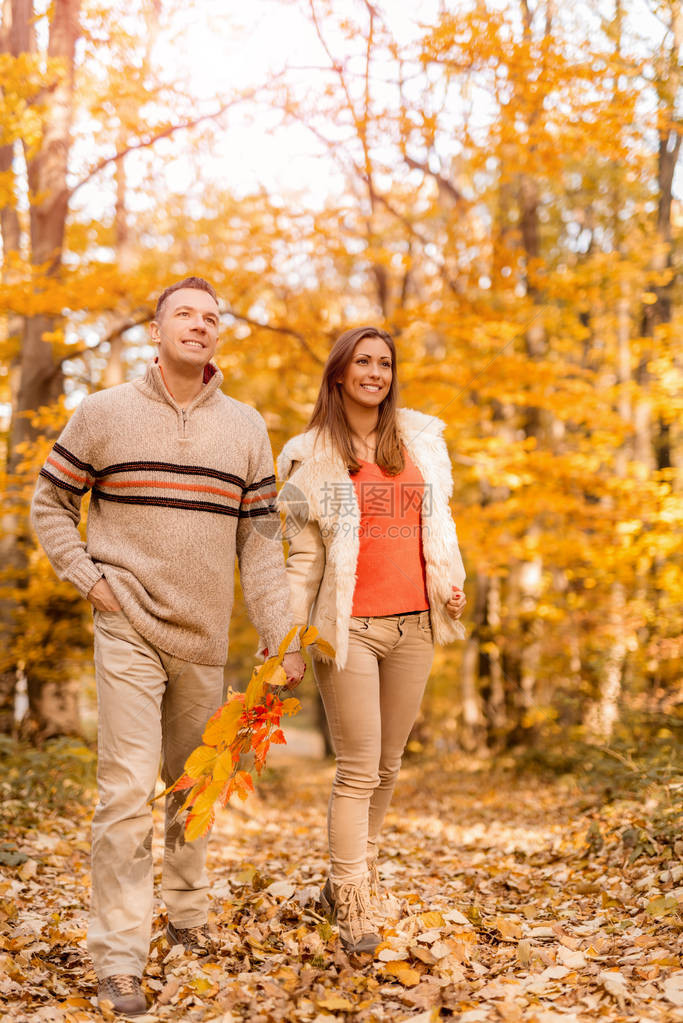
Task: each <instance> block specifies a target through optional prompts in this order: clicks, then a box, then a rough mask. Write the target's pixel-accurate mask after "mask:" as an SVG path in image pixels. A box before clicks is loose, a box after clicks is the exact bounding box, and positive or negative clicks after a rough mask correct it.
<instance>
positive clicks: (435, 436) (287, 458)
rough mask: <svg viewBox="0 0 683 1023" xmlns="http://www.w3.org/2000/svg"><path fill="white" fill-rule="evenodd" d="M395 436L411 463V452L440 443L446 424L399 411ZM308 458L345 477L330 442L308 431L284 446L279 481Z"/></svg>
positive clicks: (434, 419)
mask: <svg viewBox="0 0 683 1023" xmlns="http://www.w3.org/2000/svg"><path fill="white" fill-rule="evenodd" d="M396 418H397V422H398V432H399V434H400V435H401V440H402V441H403V443H404V444H405V446H406V447H407V449H408V452H409V454H410V457H411V458H413V459H414V454H413V452H414V451H415V449H416V448H419V447H421V446H422V445H427V446H432V445H434V443H435V442H436V445H437V446H438V442H439V441H441V442H442V443H443V441H442V438H443V432H444V429H445V425H446V424H445V423H444V422H443V421H442V420H441V419H437V418H436V416H427V415H425V413H424V412H418V411H417V409H412V408H400V409H398V410H397V412H396ZM311 458H316V459H322V460H324V461H326V462H328V463H329V465H330V468H332V467H334V468H335V469H336V470H337V471H339V472H341V473H346V466H345V465H344V463H343V462H342V459H341V458H340V456H339V454H338V453H337V451H336V450H335V449H334V447H333V446H332V444H331V443H330V441H329V439H328V438H327V437H326V436H325V435H324V434H321V433H320V432H319V431H318V430H307V431H306V432H305V433H300V434H298V435H297V436H296V437H292V439H291V440H288V441H287V443H286V444H285V446H284V448H283V449H282V452H281V454H280V457H279V458H278V460H277V471H278V476H279V478H280V479H282V480H284V479H287V477H288V476H289V474H290V473H291V471H292V466H293V465H294V463H295V462H306V461H308V460H309V459H311Z"/></svg>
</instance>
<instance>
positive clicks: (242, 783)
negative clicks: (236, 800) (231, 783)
mask: <svg viewBox="0 0 683 1023" xmlns="http://www.w3.org/2000/svg"><path fill="white" fill-rule="evenodd" d="M235 789H236V790H237V795H238V796H239V797H240V799H242V800H245V799H247V798H248V796H249V793H250V792H253V791H254V779H253V778H252V776H251V775H250V774H249V773H248V772H247V771H238V772H237V774H236V775H235Z"/></svg>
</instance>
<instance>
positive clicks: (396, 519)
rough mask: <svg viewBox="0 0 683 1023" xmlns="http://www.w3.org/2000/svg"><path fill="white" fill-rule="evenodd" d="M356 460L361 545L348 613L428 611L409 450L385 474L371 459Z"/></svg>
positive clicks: (418, 497) (417, 479) (419, 493)
mask: <svg viewBox="0 0 683 1023" xmlns="http://www.w3.org/2000/svg"><path fill="white" fill-rule="evenodd" d="M404 454H405V453H404ZM359 461H360V470H359V471H358V472H357V473H354V474H353V475H352V476H351V479H352V480H353V485H354V488H355V491H356V497H357V498H358V505H359V507H360V550H359V552H358V567H357V575H356V588H355V590H354V593H353V608H352V611H351V613H352V614H353V615H358V616H368V617H370V616H379V615H394V614H400V613H402V612H407V611H426V610H427V609H428V608H429V599H428V597H427V580H426V573H425V560H424V555H423V553H422V523H421V511H422V500H423V497H424V480H423V478H422V474H421V473H420V470H419V469H418V468H417V466H416V465H414V463H413V462H411V460H410V459H409V458H408V455H407V454H405V468H404V470H403V472H402V473H399V475H398V476H389V475H388V474H387V473H385V472H384V471H383V470H382V469H380V467H379V466H378V465H375V464H374V463H373V462H363V461H362V460H361V459H359Z"/></svg>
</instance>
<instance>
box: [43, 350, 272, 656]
mask: <svg viewBox="0 0 683 1023" xmlns="http://www.w3.org/2000/svg"><path fill="white" fill-rule="evenodd" d="M213 368H214V367H211V369H213ZM222 380H223V376H222V374H221V373H220V372H219V371H217V370H216V371H215V372H214V373H213V376H211V379H210V380H209V381H208V382H207V383H206V384H205V385H204V387H203V388H202V390H201V391H200V393H199V394H198V395H197V397H196V398H195V399H194V400H193V401H192V402H191V403H190V405H189V406H188V407H187V409H186V410H183V409H181V408H180V406H179V405H178V404H177V403H176V402H175V401H174V399H173V398H172V396H171V395H170V394H169V392H168V390H167V389H166V387H165V385H164V382H163V378H162V376H161V372H160V368H159V366H158V364H156V363H153V364H152V365H150V367H149V368H148V370H147V373H146V375H145V376H144V378H143V379H141V380H137V381H135V382H134V383H128V384H121V385H120V386H118V387H112V388H110V389H108V390H105V391H101V392H99V393H97V394H92V395H90V396H89V397H87V398H85V399H84V400H83V402H82V403H81V404H80V405H79V407H78V408H77V409H76V411H75V412H74V414H73V416H72V417H71V419H70V420H69V422H68V423H67V425H66V427H65V428H64V430H63V432H62V434H61V436H60V438H59V440H58V441H57V443H56V444H55V445H54V447H53V449H52V451H51V453H50V455H49V456H48V458H47V461H46V462H45V465H44V466H43V468H42V469H41V472H40V477H39V479H38V483H37V486H36V490H35V494H34V497H33V504H32V522H33V525H34V528H35V530H36V533H37V534H38V538H39V539H40V542H41V543H42V545H43V547H44V548H45V551H46V553H47V555H48V557H49V559H50V561H51V562H52V565H53V566H54V568H55V571H56V572H57V574H58V575H59V576H60V578H62V579H68V580H70V581H71V582H72V583H73V584H74V586H76V588H77V589H78V590H79V591H80V592H81V593H82V594H83V596H86V595H87V594H88V592H89V591H90V590H91V589H92V587H93V586H94V585H95V583H96V582H97V581H98V579H100V578H101V577H102V576H103V575H104V576H105V578H106V579H107V582H108V583H109V585H110V586H111V588H112V590H113V591H114V593H115V595H116V598H117V600H118V601H119V603H120V604H121V607H122V609H123V611H124V612H125V614H126V616H127V617H128V619H129V620H130V622H131V624H132V625H133V626H134V627H135V628H136V629H137V630H138V632H140V633H141V635H142V636H144V637H145V639H147V640H148V641H149V642H150V643H152V644H153V645H154V646H156V647H158V648H159V649H160V650H164V651H166V652H168V653H170V654H173V655H175V656H176V657H180V658H182V659H183V660H187V661H192V662H194V663H198V664H213V665H218V664H224V663H225V660H226V657H227V653H228V626H229V623H230V615H231V612H232V605H233V579H234V565H235V555H237V558H238V559H239V568H240V576H241V581H242V588H243V591H244V596H245V600H246V604H247V610H248V612H249V616H250V618H251V620H252V622H253V623H254V625H255V626H256V628H257V629H258V630H259V633H260V637H261V643H262V645H263V646H265V647H269V648H270V650H271V651H273V650H277V648H278V646H279V644H280V642H281V640H282V639H283V637H284V636H285V635H286V633H287V630H288V628H289V626H290V613H289V603H288V588H287V581H286V577H285V571H284V559H283V552H282V544H281V543H280V539H279V531H278V529H277V526H278V525H279V521H278V518H277V512H276V510H275V507H274V499H275V476H274V475H273V459H272V454H271V449H270V443H269V441H268V435H267V432H266V427H265V423H264V422H263V419H262V418H261V416H260V415H259V414H258V412H256V411H255V410H254V409H253V408H250V407H249V406H248V405H243V404H242V403H241V402H239V401H235V400H234V399H233V398H229V397H227V395H225V394H223V393H222V391H221V390H220V385H221V383H222ZM89 489H91V491H92V496H91V500H90V510H89V513H88V530H87V541H86V542H85V543H84V542H83V540H82V539H81V537H80V534H79V532H78V523H79V521H80V514H81V499H82V497H83V495H84V494H85V493H86V492H87V490H89Z"/></svg>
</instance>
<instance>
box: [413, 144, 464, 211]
mask: <svg viewBox="0 0 683 1023" xmlns="http://www.w3.org/2000/svg"><path fill="white" fill-rule="evenodd" d="M403 159H404V160H405V162H406V163H407V164H408V166H409V167H412V168H413V170H421V171H422V172H423V174H428V175H429V176H430V177H432V178H434V180H435V181H436V183H437V185H438V186H439V188H440V189H443V191H444V192H446V194H447V195H450V197H451V199H452V200H453V202H455V203H462V202H464V201H465V196H464V195H463V194H462V192H460V191H459V190H458V189H457V188H456V187H455V185H453V184H452V183H451V182H450V181H449V180H448V178H445V177H444V176H443V174H439V173H438V172H437V171H433V170H432V169H431V167H430V166H429V164H427V163H422V162H421V161H420V160H414V159H413V158H412V156H408V155H407V154H406V155H405V156H404V157H403Z"/></svg>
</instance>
